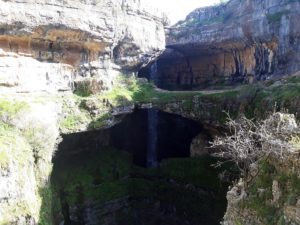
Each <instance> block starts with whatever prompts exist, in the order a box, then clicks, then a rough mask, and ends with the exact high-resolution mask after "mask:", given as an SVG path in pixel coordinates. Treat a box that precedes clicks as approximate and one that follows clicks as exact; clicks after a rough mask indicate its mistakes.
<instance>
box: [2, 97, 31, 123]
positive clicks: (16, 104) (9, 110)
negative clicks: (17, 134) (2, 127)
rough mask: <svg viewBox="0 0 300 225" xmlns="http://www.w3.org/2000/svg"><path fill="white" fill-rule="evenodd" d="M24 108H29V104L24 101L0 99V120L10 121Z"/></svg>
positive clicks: (24, 109)
mask: <svg viewBox="0 0 300 225" xmlns="http://www.w3.org/2000/svg"><path fill="white" fill-rule="evenodd" d="M26 110H29V105H28V103H26V102H20V101H9V100H6V99H0V121H3V122H6V123H10V122H11V120H12V119H14V118H15V117H16V116H17V114H19V113H21V112H23V111H26Z"/></svg>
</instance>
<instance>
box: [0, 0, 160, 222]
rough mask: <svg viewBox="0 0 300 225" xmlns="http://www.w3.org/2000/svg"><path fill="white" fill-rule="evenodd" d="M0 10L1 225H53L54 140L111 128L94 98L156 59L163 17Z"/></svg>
mask: <svg viewBox="0 0 300 225" xmlns="http://www.w3.org/2000/svg"><path fill="white" fill-rule="evenodd" d="M0 5H1V7H0V93H1V97H0V168H1V172H0V181H1V182H0V224H18V225H22V224H31V225H32V224H52V219H51V208H52V206H51V201H52V194H51V189H50V182H49V176H50V174H51V170H52V163H51V160H52V156H53V154H54V152H55V150H56V144H57V143H58V142H60V138H59V134H60V133H62V132H77V131H84V130H87V129H93V128H99V127H104V126H105V125H108V126H110V125H112V124H114V121H113V120H112V119H111V118H108V117H105V118H102V119H99V120H97V118H99V117H101V116H103V115H104V116H105V115H106V113H107V109H108V108H109V109H112V108H113V107H114V106H115V105H113V103H111V102H106V101H102V100H103V99H101V102H100V99H98V101H96V97H99V95H100V94H99V93H102V92H103V91H107V90H111V89H113V87H115V86H116V84H117V83H120V82H119V79H121V80H122V79H123V78H124V76H125V75H128V76H129V75H132V74H134V73H136V72H137V71H138V69H139V68H140V67H141V66H143V65H146V64H147V63H149V62H150V61H151V60H153V58H155V57H156V56H157V55H158V54H159V53H160V52H161V51H163V49H164V47H165V36H164V28H163V15H162V14H160V13H158V12H157V11H154V10H151V9H150V8H149V7H146V6H145V5H144V4H143V3H142V2H141V1H134V0H118V1H111V0H105V1H103V0H101V1H100V0H99V1H88V0H86V1H85V0H82V1H69V0H68V1H58V0H57V1H56V0H55V1H50V2H49V1H30V0H28V1H27V0H25V1H14V0H12V1H4V0H1V1H0ZM124 74H125V75H124ZM123 75H124V76H123ZM120 77H121V78H120ZM74 90H77V91H78V95H74V94H73V93H72V92H71V91H74ZM95 93H98V94H99V95H97V96H96V97H95V98H94V99H93V100H94V101H90V102H89V101H88V100H87V99H82V98H81V97H80V96H79V95H85V94H87V95H89V94H95ZM103 98H106V97H105V96H103ZM107 98H108V97H107ZM82 102H84V103H85V104H83V106H82V105H80V104H81V103H82ZM91 102H92V103H91ZM95 102H96V103H97V104H98V105H97V106H95V105H93V103H95ZM123 105H124V104H123ZM129 109H130V107H129ZM97 110H98V111H97ZM123 112H128V109H127V108H126V107H123V108H121V109H118V108H116V109H115V111H114V115H117V114H122V113H123ZM90 123H93V124H92V125H91V126H89V124H90Z"/></svg>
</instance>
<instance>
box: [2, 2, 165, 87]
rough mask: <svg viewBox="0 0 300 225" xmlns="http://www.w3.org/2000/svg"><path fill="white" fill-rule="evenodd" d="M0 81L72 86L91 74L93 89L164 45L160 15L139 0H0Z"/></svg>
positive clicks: (144, 60) (12, 84)
mask: <svg viewBox="0 0 300 225" xmlns="http://www.w3.org/2000/svg"><path fill="white" fill-rule="evenodd" d="M0 4H1V8H0V57H1V63H0V86H6V87H15V88H16V89H17V91H18V92H32V91H45V90H46V91H57V90H63V91H64V90H71V89H73V88H74V82H75V85H76V82H77V81H78V82H80V81H82V80H84V79H86V78H90V77H92V78H93V80H95V82H94V83H95V84H96V85H97V87H98V91H101V90H107V89H110V88H111V87H112V85H113V78H114V76H115V75H116V74H119V73H133V72H137V71H138V69H139V68H140V67H141V66H143V65H146V64H147V63H149V62H150V61H151V60H153V58H155V57H156V56H157V55H159V54H160V52H161V51H162V50H163V49H164V48H165V34H164V28H163V19H162V18H163V15H162V14H161V13H159V12H157V11H155V10H154V9H151V8H149V7H147V6H145V4H143V3H142V2H141V1H134V0H118V1H112V0H105V1H102V0H96V1H89V0H80V1H73V0H67V1H60V0H56V1H50V2H49V1H46V0H43V1H33V0H25V1H22V2H20V1H13V0H11V1H4V0H2V1H1V2H0Z"/></svg>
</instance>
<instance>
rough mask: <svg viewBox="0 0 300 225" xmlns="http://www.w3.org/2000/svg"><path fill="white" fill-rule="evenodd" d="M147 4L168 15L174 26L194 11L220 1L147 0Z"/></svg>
mask: <svg viewBox="0 0 300 225" xmlns="http://www.w3.org/2000/svg"><path fill="white" fill-rule="evenodd" d="M147 2H148V4H151V6H153V7H155V8H158V9H160V10H162V11H164V12H166V13H167V14H168V15H169V18H170V19H171V24H175V23H176V22H178V21H179V20H183V19H185V17H186V16H187V15H188V14H189V13H190V12H191V11H193V10H194V9H196V8H199V7H204V6H209V5H214V4H216V3H219V2H220V0H147Z"/></svg>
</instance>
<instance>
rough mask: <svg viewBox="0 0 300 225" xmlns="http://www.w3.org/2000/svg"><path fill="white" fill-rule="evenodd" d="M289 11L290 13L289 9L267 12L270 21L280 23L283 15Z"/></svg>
mask: <svg viewBox="0 0 300 225" xmlns="http://www.w3.org/2000/svg"><path fill="white" fill-rule="evenodd" d="M289 13H290V11H289V10H283V11H280V12H277V13H273V14H267V15H266V16H267V20H268V22H269V23H279V22H280V21H281V17H282V16H283V15H287V14H289Z"/></svg>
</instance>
